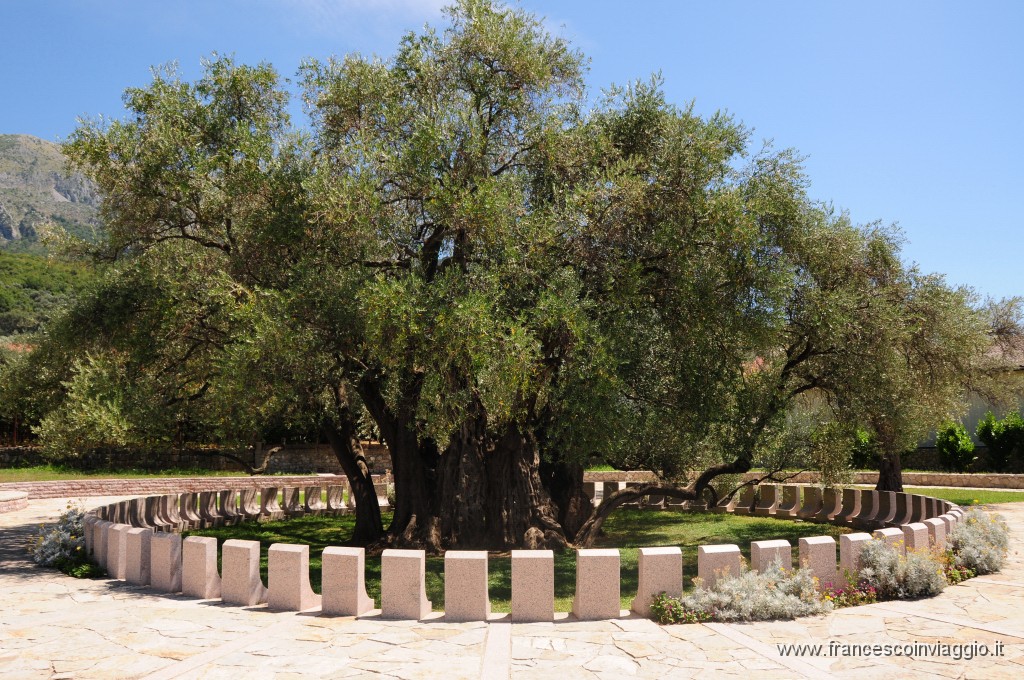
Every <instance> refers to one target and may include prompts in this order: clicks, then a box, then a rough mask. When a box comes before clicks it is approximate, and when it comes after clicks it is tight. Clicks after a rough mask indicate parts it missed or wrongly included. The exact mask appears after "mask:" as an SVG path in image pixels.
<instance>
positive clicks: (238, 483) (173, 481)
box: [0, 475, 347, 500]
mask: <svg viewBox="0 0 1024 680" xmlns="http://www.w3.org/2000/svg"><path fill="white" fill-rule="evenodd" d="M336 479H337V478H336V477H335V475H301V476H300V475H296V476H288V477H286V476H271V477H265V476H260V477H141V478H125V479H72V480H66V481H55V482H7V483H5V484H0V492H4V491H23V492H26V493H27V494H28V497H29V498H30V499H33V500H35V499H37V498H68V499H71V498H86V497H90V496H131V495H139V496H144V495H147V494H169V493H186V492H192V493H197V492H200V491H219V490H221V489H236V490H239V489H262V488H264V487H268V486H303V485H309V484H329V483H335V484H340V483H342V482H341V481H333V482H332V481H331V480H336ZM341 480H345V477H341ZM345 481H346V483H347V480H345Z"/></svg>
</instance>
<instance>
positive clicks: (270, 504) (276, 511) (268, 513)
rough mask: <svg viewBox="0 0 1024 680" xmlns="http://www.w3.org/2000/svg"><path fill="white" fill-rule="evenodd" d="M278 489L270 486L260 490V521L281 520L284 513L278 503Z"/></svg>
mask: <svg viewBox="0 0 1024 680" xmlns="http://www.w3.org/2000/svg"><path fill="white" fill-rule="evenodd" d="M277 492H278V488H277V487H276V486H268V487H265V488H263V489H261V490H260V519H281V518H282V517H284V512H283V511H282V510H281V506H280V505H279V504H278V502H277Z"/></svg>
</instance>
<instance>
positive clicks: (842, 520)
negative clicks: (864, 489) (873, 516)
mask: <svg viewBox="0 0 1024 680" xmlns="http://www.w3.org/2000/svg"><path fill="white" fill-rule="evenodd" d="M859 513H860V489H843V499H842V505H841V506H840V508H839V514H837V515H836V516H835V517H834V518H833V520H832V521H833V522H836V523H838V524H842V525H843V526H850V525H851V524H853V518H854V517H856V516H857V515H858V514H859Z"/></svg>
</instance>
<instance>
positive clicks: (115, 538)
mask: <svg viewBox="0 0 1024 680" xmlns="http://www.w3.org/2000/svg"><path fill="white" fill-rule="evenodd" d="M129 529H131V527H130V526H128V525H127V524H114V525H112V526H111V527H110V529H109V530H108V531H107V563H106V567H107V575H108V576H110V578H116V579H120V580H122V581H123V580H124V576H125V572H126V569H127V559H128V553H127V552H126V548H127V545H126V542H125V538H126V537H127V536H128V530H129Z"/></svg>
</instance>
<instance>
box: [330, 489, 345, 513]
mask: <svg viewBox="0 0 1024 680" xmlns="http://www.w3.org/2000/svg"><path fill="white" fill-rule="evenodd" d="M347 509H348V506H347V505H345V487H344V486H341V485H340V484H334V485H332V486H329V487H327V511H328V512H332V513H335V514H337V513H340V512H344V511H345V510H347Z"/></svg>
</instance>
